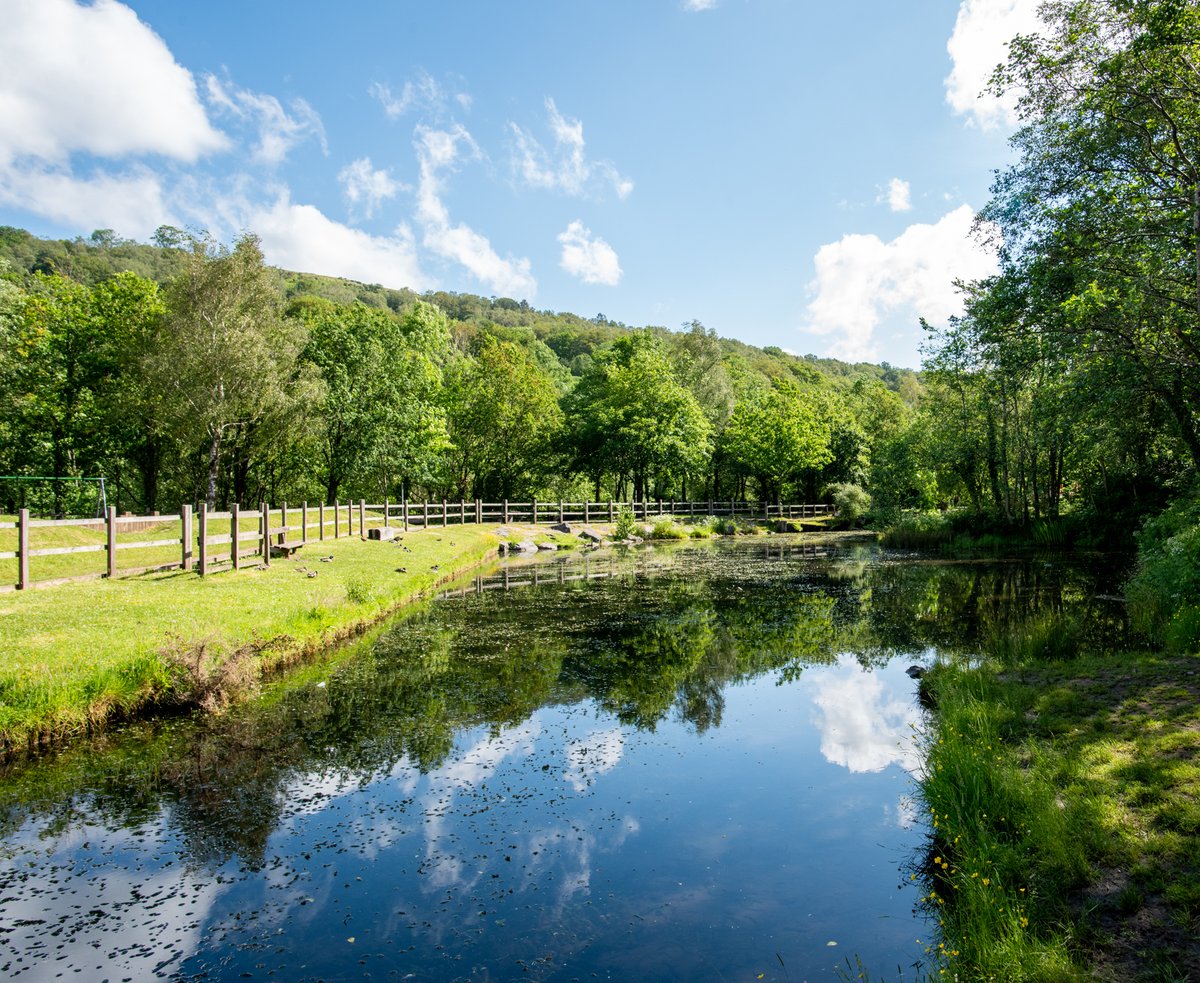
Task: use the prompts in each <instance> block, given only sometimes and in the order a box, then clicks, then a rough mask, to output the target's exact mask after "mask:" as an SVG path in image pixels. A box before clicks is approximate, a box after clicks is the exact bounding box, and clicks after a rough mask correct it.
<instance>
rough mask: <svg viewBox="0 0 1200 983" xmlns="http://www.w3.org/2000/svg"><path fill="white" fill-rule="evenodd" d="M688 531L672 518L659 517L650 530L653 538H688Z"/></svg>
mask: <svg viewBox="0 0 1200 983" xmlns="http://www.w3.org/2000/svg"><path fill="white" fill-rule="evenodd" d="M687 535H688V534H687V531H686V530H685V529H684V528H683V526H681V525H680V524H679V523H678V522H676V521H675V520H674V519H672V518H668V517H665V516H664V517H663V518H661V519H659V520H658V521H657V522H656V523H654V526H653V527H652V528H651V530H650V538H651V539H686V538H687Z"/></svg>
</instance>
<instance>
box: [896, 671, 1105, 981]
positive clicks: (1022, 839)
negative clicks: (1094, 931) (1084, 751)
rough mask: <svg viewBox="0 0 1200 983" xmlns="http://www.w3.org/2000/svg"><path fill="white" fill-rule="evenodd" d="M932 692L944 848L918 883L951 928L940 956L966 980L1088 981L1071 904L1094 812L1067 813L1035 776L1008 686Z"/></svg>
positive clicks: (934, 682) (942, 674)
mask: <svg viewBox="0 0 1200 983" xmlns="http://www.w3.org/2000/svg"><path fill="white" fill-rule="evenodd" d="M926 682H927V684H928V687H929V690H930V693H931V695H932V697H933V700H934V702H935V704H936V707H937V719H938V722H937V728H936V730H935V731H933V732H931V735H930V736H929V737H928V739H927V740H926V742H925V743H926V747H925V773H924V775H923V776H922V779H921V791H922V797H923V799H924V802H925V805H926V807H927V808H928V811H929V816H930V821H931V825H932V838H931V842H930V845H929V850H928V853H927V856H926V858H925V863H924V866H923V868H922V869H920V870H914V871H913V872H912V874H911V876H912V878H913V879H914V880H915V879H917V878H918V877H920V878H922V879H923V881H924V883H925V886H926V893H925V894H924V895H923V897H922V903H923V905H924V906H925V907H926V908H927V909H928V910H929V912H930V913H931V914H932V915H933V916H935V917H936V919H937V922H938V926H939V935H940V940H937V941H935V942H934V943H931V944H930V947H929V953H930V955H931V956H933V957H934V958H935V959H936V960H937V962H938V964H939V966H940V968H941V969H946V970H947V971H948V972H950V973H953V974H956V975H957V978H958V979H970V980H1005V981H1045V983H1050V981H1054V983H1059V981H1064V980H1082V979H1085V978H1086V973H1085V972H1084V969H1083V967H1082V966H1081V965H1080V964H1079V963H1078V962H1077V960H1076V959H1075V958H1074V957H1073V956H1072V954H1071V950H1070V946H1069V942H1070V935H1071V933H1070V929H1069V927H1068V925H1069V921H1068V918H1067V915H1068V910H1067V907H1066V901H1065V899H1066V897H1067V893H1068V891H1069V890H1070V889H1071V888H1072V887H1074V886H1076V885H1079V884H1081V883H1083V882H1084V880H1085V879H1086V875H1087V872H1088V869H1089V867H1088V863H1087V858H1086V846H1087V844H1088V843H1090V842H1091V834H1090V832H1089V831H1090V830H1091V829H1093V828H1094V816H1093V815H1092V813H1091V810H1090V809H1089V808H1088V806H1087V805H1086V804H1084V805H1074V806H1072V805H1069V804H1065V803H1063V802H1062V801H1061V800H1060V798H1059V797H1058V794H1057V789H1056V786H1055V784H1054V782H1053V781H1052V780H1051V779H1050V777H1049V776H1048V775H1047V774H1046V773H1045V772H1043V771H1040V770H1038V769H1031V768H1029V767H1028V766H1029V761H1028V759H1027V755H1028V754H1029V753H1030V751H1029V749H1028V748H1022V747H1021V746H1019V745H1014V744H1013V743H1012V741H1011V737H1012V732H1013V730H1014V726H1015V724H1016V720H1015V718H1014V714H1013V711H1012V710H1011V709H1010V704H1009V703H1008V702H1007V701H1006V700H1005V699H1004V697H1003V696H1002V695H1001V694H1000V693H999V692H998V691H997V688H1002V687H1003V684H1001V683H999V682H997V681H996V680H995V679H994V678H993V677H990V676H988V675H987V674H986V673H985V672H980V671H978V670H960V669H952V668H938V669H936V670H934V671H933V672H931V673H930V675H929V676H928V677H927V678H926Z"/></svg>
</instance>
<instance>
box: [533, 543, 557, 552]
mask: <svg viewBox="0 0 1200 983" xmlns="http://www.w3.org/2000/svg"><path fill="white" fill-rule="evenodd" d="M538 549H539V550H543V551H544V552H546V553H553V552H554V551H555V550H556V549H558V543H538Z"/></svg>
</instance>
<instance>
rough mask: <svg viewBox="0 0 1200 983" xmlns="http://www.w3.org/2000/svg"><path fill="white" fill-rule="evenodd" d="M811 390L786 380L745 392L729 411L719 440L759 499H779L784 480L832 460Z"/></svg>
mask: <svg viewBox="0 0 1200 983" xmlns="http://www.w3.org/2000/svg"><path fill="white" fill-rule="evenodd" d="M823 402H824V401H823V400H822V399H821V398H820V396H819V395H818V394H817V393H816V391H815V390H812V389H806V390H802V389H801V388H800V387H799V386H797V385H796V384H795V383H794V382H792V381H791V380H790V379H777V380H776V381H775V383H774V385H772V386H771V388H770V389H759V390H754V391H751V392H749V393H747V394H746V395H745V396H744V397H743V398H742V399H741V400H739V401H738V404H737V406H736V407H735V408H734V410H733V415H732V416H731V417H730V418H729V425H728V426H727V427H726V428H725V437H724V444H725V448H726V451H727V453H728V454H729V456H730V458H731V459H732V460H733V461H734V462H735V463H736V464H737V466H738V467H740V468H741V469H742V470H743V471H744V472H745V473H747V474H749V475H751V476H753V477H754V478H755V479H756V480H757V481H758V483H759V487H760V489H761V493H762V495H763V497H764V498H773V499H775V500H776V501H778V500H779V499H780V497H781V496H782V493H783V485H784V483H785V482H786V481H788V480H789V479H792V478H795V477H796V476H797V475H798V474H799V473H800V472H801V471H803V470H805V469H807V468H819V467H821V466H822V465H824V464H826V463H827V462H828V461H830V460H831V459H832V453H831V451H830V438H831V436H832V430H831V421H830V419H829V416H828V415H827V413H826V412H824V406H823Z"/></svg>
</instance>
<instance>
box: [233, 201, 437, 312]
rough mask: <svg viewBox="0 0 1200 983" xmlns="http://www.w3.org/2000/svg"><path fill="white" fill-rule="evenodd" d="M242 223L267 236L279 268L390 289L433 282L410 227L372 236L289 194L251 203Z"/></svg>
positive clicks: (416, 287) (267, 245)
mask: <svg viewBox="0 0 1200 983" xmlns="http://www.w3.org/2000/svg"><path fill="white" fill-rule="evenodd" d="M241 224H242V227H244V228H248V229H252V230H253V231H254V232H256V233H257V234H258V235H259V236H260V237H261V238H262V246H263V254H264V255H265V256H266V258H267V261H268V262H270V263H271V264H273V265H275V266H282V267H285V268H286V269H290V270H299V271H305V272H310V273H324V274H326V275H329V276H344V277H349V278H350V279H353V280H361V281H363V282H364V283H382V284H384V285H385V286H388V287H410V288H412V289H413V290H425V289H427V288H428V287H430V286H432V285H433V284H432V282H431V280H430V279H429V278H428V277H427V276H426V275H425V274H424V273H423V272H422V271H421V268H420V265H419V263H418V261H417V251H416V246H415V243H414V242H413V234H412V231H411V230H410V229H408V228H407V227H405V226H400V227H399V228H397V229H396V231H395V233H394V234H393V235H391V236H373V235H368V234H367V233H366V232H363V231H361V230H359V229H352V228H350V227H349V226H347V225H342V224H341V223H339V222H335V221H333V220H332V219H330V218H328V217H326V216H325V215H323V214H322V213H321V211H320V210H319V209H317V208H314V207H313V206H312V205H297V204H293V203H292V202H291V201H290V200H288V197H287V195H286V194H282V195H280V197H279V198H278V199H277V200H276V201H275V202H274V203H273V204H271V205H266V206H257V207H255V206H250V207H248V208H247V209H246V211H245V212H244V221H243V222H242V223H241Z"/></svg>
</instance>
